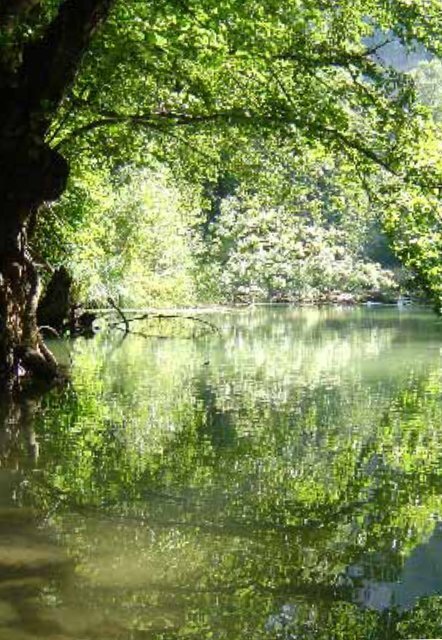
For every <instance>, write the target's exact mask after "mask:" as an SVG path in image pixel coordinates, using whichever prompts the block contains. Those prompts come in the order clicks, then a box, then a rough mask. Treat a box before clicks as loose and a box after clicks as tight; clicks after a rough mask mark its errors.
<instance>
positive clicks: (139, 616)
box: [0, 307, 442, 640]
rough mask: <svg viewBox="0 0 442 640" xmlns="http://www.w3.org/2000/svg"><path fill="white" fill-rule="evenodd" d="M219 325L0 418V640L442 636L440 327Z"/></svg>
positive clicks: (273, 318)
mask: <svg viewBox="0 0 442 640" xmlns="http://www.w3.org/2000/svg"><path fill="white" fill-rule="evenodd" d="M211 320H212V321H214V320H217V321H218V323H219V325H220V326H221V329H222V331H221V335H214V336H205V337H200V338H198V339H194V340H186V341H183V340H173V339H171V340H167V341H165V340H150V341H146V340H143V339H141V338H136V337H129V338H128V339H127V340H125V341H124V343H122V344H119V345H118V347H115V344H114V343H113V339H112V337H110V336H106V335H102V336H99V337H98V338H97V339H96V340H94V341H77V342H75V343H74V344H73V345H72V346H71V350H72V353H71V356H72V358H73V363H74V365H73V372H72V382H71V384H70V385H69V386H68V387H67V388H65V389H58V390H54V391H52V392H51V393H49V394H48V395H46V396H44V397H40V398H35V397H34V398H27V399H24V400H23V401H22V402H21V403H18V404H15V405H6V404H3V405H2V409H1V411H2V413H1V422H2V425H3V428H2V430H1V433H0V461H1V467H0V640H3V638H5V640H6V638H7V639H8V640H32V639H34V640H35V639H36V638H45V639H46V640H66V639H68V638H70V639H73V640H84V639H90V640H98V639H101V638H103V639H104V638H113V637H114V638H121V639H127V640H132V639H138V638H140V639H141V638H143V639H145V638H151V639H152V640H154V639H158V640H175V639H176V640H178V639H183V638H189V639H195V640H200V639H203V638H216V639H219V640H224V639H225V640H242V639H243V638H248V639H251V640H255V639H256V640H260V639H269V640H271V639H283V640H294V639H295V638H303V639H307V640H308V639H318V640H325V639H327V640H329V639H331V638H339V639H342V640H350V639H353V638H360V639H364V638H367V640H368V639H376V640H384V639H387V638H391V639H396V638H397V639H402V638H404V639H405V638H412V637H439V636H442V622H441V621H442V615H441V614H442V598H441V597H440V596H441V595H442V563H441V561H440V553H441V552H442V533H441V532H442V529H441V526H442V525H441V524H440V520H441V516H442V466H441V456H442V405H441V397H442V396H441V392H442V380H441V361H440V336H441V329H440V326H439V324H438V322H437V320H436V319H434V318H433V316H432V315H431V314H428V313H426V312H416V311H406V312H401V313H399V312H398V311H397V310H393V309H389V310H376V311H372V310H338V309H328V310H315V309H311V310H299V309H294V308H291V307H286V308H271V307H270V308H263V309H259V308H258V309H249V310H245V311H244V310H243V311H242V312H240V313H232V314H223V315H220V316H219V318H215V317H214V316H213V315H211Z"/></svg>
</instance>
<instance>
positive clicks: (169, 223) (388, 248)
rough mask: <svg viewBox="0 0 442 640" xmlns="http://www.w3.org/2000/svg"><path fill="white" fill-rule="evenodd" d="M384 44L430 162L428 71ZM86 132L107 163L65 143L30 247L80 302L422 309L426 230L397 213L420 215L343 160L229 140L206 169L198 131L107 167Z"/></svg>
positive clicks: (441, 78) (433, 276)
mask: <svg viewBox="0 0 442 640" xmlns="http://www.w3.org/2000/svg"><path fill="white" fill-rule="evenodd" d="M388 46H389V47H390V51H388V55H387V56H386V57H387V62H388V64H392V65H393V66H395V67H396V68H400V69H401V71H403V70H404V68H405V72H406V73H407V75H408V77H409V79H410V81H412V82H415V84H416V89H417V95H418V99H419V102H420V104H421V105H422V107H423V108H424V110H426V112H427V116H429V121H430V122H431V136H430V137H429V141H428V148H429V149H430V153H431V154H433V155H434V156H435V157H436V155H437V153H438V150H439V148H440V134H441V122H442V62H441V61H440V60H438V59H437V58H433V59H431V57H430V56H425V55H424V54H423V53H422V51H420V52H419V51H418V52H415V53H413V52H405V50H404V49H403V48H402V47H399V46H397V45H396V46H394V45H388ZM100 135H101V136H102V137H101V140H100V142H101V144H103V143H104V145H105V146H106V145H109V147H110V153H111V157H112V161H106V160H103V158H97V157H96V156H94V154H93V145H90V144H86V145H84V140H82V141H81V143H80V145H81V146H80V150H79V149H78V142H77V141H76V140H75V139H74V140H73V141H71V140H68V144H67V147H66V149H67V150H68V152H69V154H70V156H71V157H70V161H71V165H72V173H71V178H70V182H69V187H68V190H67V191H66V193H65V194H64V195H63V197H62V199H61V200H60V201H59V202H56V203H52V204H48V205H46V207H45V208H44V210H43V212H42V214H41V215H40V217H39V223H38V229H37V234H36V236H35V238H34V240H33V244H32V247H33V251H34V252H35V256H36V258H37V260H38V261H39V262H40V267H41V268H42V272H43V274H44V278H45V279H46V280H47V279H49V277H50V275H51V273H52V272H53V270H54V269H55V268H57V267H59V266H61V265H63V266H65V267H67V268H68V269H69V271H70V272H71V273H72V275H73V278H74V282H75V295H76V297H77V299H78V300H81V301H82V303H85V304H87V305H90V306H103V305H107V301H108V299H109V297H111V298H112V299H114V300H116V301H117V302H118V304H119V305H122V306H126V307H144V306H149V307H153V306H157V307H161V306H194V305H198V304H231V303H242V302H301V303H303V302H312V303H318V302H319V303H320V302H337V303H353V302H364V301H370V300H373V301H380V302H394V301H395V300H397V299H398V298H400V297H402V296H408V295H412V296H415V297H416V298H418V299H420V300H429V299H431V297H433V302H434V289H433V291H432V290H431V287H432V286H433V287H434V283H436V289H437V287H438V286H439V285H438V281H439V278H440V275H439V271H440V268H439V266H438V264H435V265H433V261H434V259H435V258H436V261H437V262H438V255H439V253H438V245H439V242H440V241H439V234H440V232H439V229H438V228H437V229H436V228H435V227H434V226H431V225H432V224H433V222H434V221H433V222H432V217H431V216H429V218H428V220H427V221H426V220H425V216H422V215H420V217H419V218H418V219H417V220H416V218H414V217H413V216H412V215H410V216H407V215H406V213H405V210H406V208H409V207H410V206H411V208H413V207H416V208H419V207H422V213H423V214H425V211H426V210H427V209H426V207H428V205H427V204H425V206H422V197H419V196H416V194H413V193H411V194H410V193H407V192H405V191H402V192H401V197H403V202H401V201H397V200H394V201H393V202H392V201H391V200H390V197H391V194H390V193H389V191H388V189H386V187H385V181H384V177H383V176H382V175H380V174H378V175H373V174H372V175H363V174H362V173H361V171H363V170H361V169H359V168H358V167H357V166H355V163H354V162H353V161H352V159H349V157H348V155H347V154H345V153H341V154H339V153H338V154H337V153H336V150H331V149H328V148H327V147H326V146H325V145H324V144H320V143H317V142H313V141H312V142H311V143H310V144H309V145H308V147H307V148H303V149H302V153H299V152H298V150H296V149H293V145H292V144H284V143H281V140H280V139H276V140H275V139H272V138H271V137H260V136H259V135H258V136H257V137H256V139H255V140H254V141H253V144H252V145H251V147H249V148H248V153H247V157H244V155H243V154H244V150H243V149H242V148H241V146H239V147H238V148H235V139H234V138H233V139H232V140H231V141H229V140H227V142H226V140H223V144H222V157H221V158H217V154H216V149H214V148H213V146H212V145H213V141H207V140H205V139H204V134H203V135H202V136H201V139H200V140H197V141H196V143H195V142H192V143H189V142H186V141H185V142H184V143H183V142H181V141H178V143H177V145H176V146H175V147H174V145H173V139H172V141H169V144H166V145H165V144H164V142H162V143H161V144H158V143H157V141H156V140H155V139H149V138H147V137H143V139H142V142H141V144H140V140H139V139H137V140H136V141H135V140H132V144H133V145H134V146H133V148H132V149H130V152H131V154H134V153H135V152H136V155H137V158H136V161H133V160H131V161H128V160H127V159H126V158H125V155H124V152H123V153H122V154H121V157H118V155H119V154H118V153H117V157H116V158H115V155H116V149H117V148H118V146H121V144H122V139H121V133H119V132H117V131H115V130H114V131H112V130H111V131H107V132H102V133H101V134H100ZM103 136H104V137H103ZM138 137H139V134H138ZM130 144H131V140H130V139H129V141H128V142H127V141H125V144H124V147H123V148H125V147H126V145H129V147H130ZM428 148H427V149H424V150H423V152H424V153H428V150H429V149H428ZM214 151H215V153H214ZM79 152H80V153H81V161H80V162H76V157H77V156H78V155H79ZM183 154H185V155H186V159H185V160H183ZM189 159H190V163H189ZM217 160H218V161H217ZM429 231H430V233H429ZM411 234H414V235H415V239H414V240H412V241H411V246H413V244H414V246H415V249H416V251H415V252H413V251H411V250H410V236H411ZM47 237H52V238H54V241H53V242H51V243H48V242H47ZM416 267H418V268H417V269H416ZM422 267H423V268H424V269H425V270H426V275H427V278H422ZM432 294H433V295H432Z"/></svg>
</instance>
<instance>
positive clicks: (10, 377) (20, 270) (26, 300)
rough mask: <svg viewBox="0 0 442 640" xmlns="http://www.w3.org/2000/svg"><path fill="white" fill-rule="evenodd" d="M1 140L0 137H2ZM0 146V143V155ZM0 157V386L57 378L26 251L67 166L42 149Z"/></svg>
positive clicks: (23, 147)
mask: <svg viewBox="0 0 442 640" xmlns="http://www.w3.org/2000/svg"><path fill="white" fill-rule="evenodd" d="M3 139H4V136H3ZM1 142H2V140H1V138H0V149H1V146H2V144H1ZM3 147H6V148H4V150H3V153H0V176H1V177H0V202H1V203H3V204H2V214H1V217H0V385H2V386H11V385H14V384H15V383H16V382H17V381H18V380H19V379H20V378H21V377H23V376H24V375H37V376H39V377H44V378H47V379H50V378H53V377H54V376H56V374H57V364H56V361H55V359H54V357H53V356H52V355H51V353H50V352H49V350H48V349H47V348H46V347H45V345H44V343H43V341H42V339H41V336H40V334H39V332H38V327H37V317H36V311H37V303H38V296H39V280H38V274H37V271H36V269H35V266H34V264H33V262H32V259H31V256H30V255H29V253H28V250H27V240H28V235H29V233H30V232H31V229H32V225H33V222H34V219H35V216H36V214H37V210H38V207H39V206H40V204H41V203H42V202H44V201H47V200H53V199H55V198H57V197H58V196H59V195H60V194H61V193H62V191H63V189H64V188H65V185H66V180H67V176H68V166H67V163H66V162H65V161H64V160H63V158H62V157H61V156H59V155H58V154H57V153H56V152H54V151H52V150H50V149H49V148H48V147H47V146H45V145H44V144H43V143H41V144H40V145H38V146H37V145H36V144H35V142H33V141H32V142H30V141H29V140H26V139H25V140H20V141H18V140H14V144H13V148H8V147H9V145H3Z"/></svg>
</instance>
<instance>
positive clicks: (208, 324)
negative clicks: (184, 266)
mask: <svg viewBox="0 0 442 640" xmlns="http://www.w3.org/2000/svg"><path fill="white" fill-rule="evenodd" d="M109 302H110V300H109ZM111 305H112V307H113V308H114V309H115V310H116V311H117V312H118V314H119V315H120V317H121V318H122V319H121V320H119V321H116V322H110V323H109V324H108V326H109V327H110V328H118V327H120V325H121V324H124V326H125V332H126V333H135V331H133V330H132V329H131V328H130V323H131V322H141V321H143V320H174V319H175V320H176V319H178V320H190V321H192V322H198V323H200V324H202V325H205V326H206V327H209V328H210V329H211V331H215V332H217V333H220V328H219V327H218V326H217V325H216V324H213V322H209V321H208V320H203V319H202V318H198V317H197V316H189V315H183V314H180V313H176V314H172V313H170V314H169V313H168V314H165V313H144V314H143V315H141V316H134V317H133V318H128V317H127V316H126V315H125V314H124V313H123V311H122V310H121V309H120V308H119V307H117V305H116V304H115V302H114V301H112V303H111ZM137 333H138V335H143V337H149V336H147V335H146V334H142V333H141V332H137Z"/></svg>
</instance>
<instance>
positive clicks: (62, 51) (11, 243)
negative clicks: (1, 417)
mask: <svg viewBox="0 0 442 640" xmlns="http://www.w3.org/2000/svg"><path fill="white" fill-rule="evenodd" d="M111 5H112V0H65V1H64V2H63V3H62V4H61V6H60V9H59V12H58V14H57V16H56V17H55V18H54V20H53V21H52V23H51V24H50V25H49V26H48V28H47V30H46V32H45V33H44V35H43V36H42V37H41V39H39V40H38V41H36V42H31V43H30V44H28V45H26V46H25V47H24V49H23V51H22V63H21V65H19V67H18V68H17V69H13V70H11V69H8V65H7V64H6V63H5V60H6V59H7V54H6V53H4V52H1V53H0V58H3V59H0V63H1V66H0V387H3V388H13V387H14V386H16V385H17V384H18V383H19V381H20V380H21V379H22V378H24V377H25V376H27V377H29V376H37V377H45V378H53V377H55V376H56V375H57V370H58V367H57V363H56V361H55V358H54V357H53V356H52V354H51V353H50V352H49V350H48V349H47V347H46V346H45V345H44V343H43V341H42V338H41V336H40V334H39V331H38V326H37V304H38V297H39V279H38V273H37V271H36V268H35V266H34V264H33V261H32V258H31V256H30V254H29V252H28V239H29V237H30V235H31V233H32V229H33V227H34V225H35V219H36V216H37V215H38V210H39V207H40V205H41V204H43V202H48V201H53V200H56V199H58V198H59V197H60V195H61V194H62V193H63V191H64V189H65V188H66V183H67V178H68V174H69V167H68V164H67V162H66V161H65V159H64V158H63V157H62V156H61V155H60V154H59V153H58V152H56V151H54V150H53V149H51V148H50V147H49V145H48V144H46V142H45V135H46V133H47V131H48V128H49V126H50V124H51V122H52V120H53V119H54V117H55V116H56V113H57V108H58V106H59V104H60V102H61V100H62V99H63V96H64V95H65V92H66V90H67V89H68V88H69V87H70V85H71V84H72V82H73V80H74V78H75V75H76V73H77V71H78V69H79V66H80V63H81V58H82V55H83V53H84V52H85V50H86V49H87V47H88V45H89V42H90V39H91V37H92V35H93V33H94V31H95V30H96V29H97V28H98V27H99V26H100V25H101V24H102V23H103V22H104V20H105V19H106V17H107V15H108V12H109V10H110V7H111ZM48 242H50V238H48Z"/></svg>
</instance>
